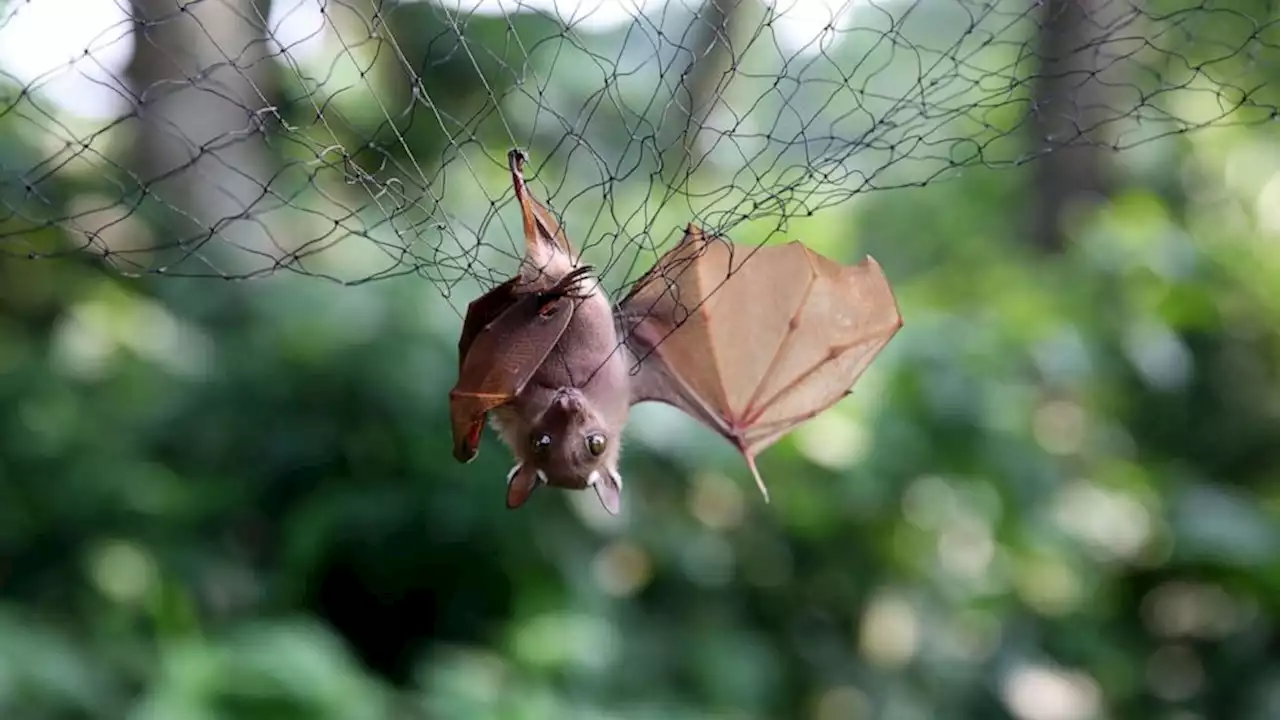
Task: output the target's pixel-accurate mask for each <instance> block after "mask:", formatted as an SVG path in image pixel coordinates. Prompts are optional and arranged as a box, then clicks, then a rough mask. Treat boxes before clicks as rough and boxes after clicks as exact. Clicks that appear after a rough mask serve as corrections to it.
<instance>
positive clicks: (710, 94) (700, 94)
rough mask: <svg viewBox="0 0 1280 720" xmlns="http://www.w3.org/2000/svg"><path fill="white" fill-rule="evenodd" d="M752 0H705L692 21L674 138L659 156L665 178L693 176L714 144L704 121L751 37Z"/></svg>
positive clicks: (675, 104)
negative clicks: (661, 160)
mask: <svg viewBox="0 0 1280 720" xmlns="http://www.w3.org/2000/svg"><path fill="white" fill-rule="evenodd" d="M751 2H752V0H706V1H705V2H704V3H703V5H702V10H701V12H699V14H698V18H697V20H696V21H695V22H694V29H693V31H692V33H693V40H692V42H691V43H690V45H691V49H692V52H693V58H692V59H691V60H690V61H689V64H688V65H687V66H686V68H685V70H684V72H683V73H682V74H681V77H680V84H679V86H678V87H677V89H676V93H675V97H674V98H673V101H672V108H671V109H672V110H674V111H675V112H673V113H672V115H673V116H674V117H672V125H671V127H673V128H674V131H673V132H675V133H678V137H677V138H675V139H674V140H673V141H672V142H671V144H670V145H668V146H667V148H666V151H665V152H664V161H665V163H666V164H667V166H668V171H667V172H668V176H669V177H670V178H672V179H676V178H680V177H685V178H687V177H688V176H691V175H693V174H694V173H695V172H696V171H697V170H698V168H699V167H700V166H701V165H702V162H703V160H704V158H705V157H706V155H707V153H708V152H709V151H710V149H711V147H712V146H713V145H714V143H715V140H714V138H709V137H708V133H707V132H706V126H707V121H708V119H710V118H711V117H712V116H713V114H714V113H715V111H716V110H717V108H719V106H720V105H721V104H722V103H723V102H724V99H725V96H726V94H727V91H728V89H729V85H730V82H731V81H732V79H733V76H734V75H735V74H736V72H737V66H738V64H739V63H740V62H741V60H742V56H743V54H744V53H745V52H746V49H747V45H748V44H749V42H748V41H749V37H750V29H751V28H750V27H749V26H750V24H751V23H750V20H751V18H750V17H749V16H748V9H749V7H750V3H751Z"/></svg>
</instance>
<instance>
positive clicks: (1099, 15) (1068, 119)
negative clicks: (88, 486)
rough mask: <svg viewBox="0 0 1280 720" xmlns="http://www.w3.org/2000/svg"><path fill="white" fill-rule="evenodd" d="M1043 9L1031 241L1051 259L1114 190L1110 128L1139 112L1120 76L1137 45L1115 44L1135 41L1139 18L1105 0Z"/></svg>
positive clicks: (1132, 7)
mask: <svg viewBox="0 0 1280 720" xmlns="http://www.w3.org/2000/svg"><path fill="white" fill-rule="evenodd" d="M1042 9H1043V12H1042V15H1041V21H1040V37H1039V53H1038V54H1039V58H1040V73H1039V75H1038V76H1037V78H1036V82H1035V86H1034V90H1033V97H1032V100H1033V102H1032V107H1031V114H1030V127H1031V131H1032V132H1033V133H1034V138H1033V149H1034V152H1035V154H1036V155H1040V156H1042V157H1039V158H1038V159H1037V160H1036V161H1035V163H1034V172H1035V191H1034V192H1035V197H1034V201H1033V202H1032V205H1031V208H1032V213H1033V216H1032V219H1031V235H1032V238H1033V239H1034V242H1036V243H1037V245H1038V246H1039V247H1040V249H1041V250H1043V251H1045V252H1047V253H1056V252H1060V251H1061V250H1063V249H1064V247H1065V246H1066V242H1067V234H1068V229H1067V227H1065V225H1066V223H1067V221H1068V220H1069V219H1070V217H1071V216H1072V215H1073V214H1074V213H1075V212H1076V211H1078V210H1081V209H1084V208H1087V207H1089V206H1091V205H1093V204H1095V203H1097V202H1100V201H1102V200H1104V199H1105V198H1106V197H1107V195H1108V194H1109V193H1110V192H1111V191H1112V182H1111V177H1110V171H1109V167H1108V166H1109V161H1108V158H1109V155H1110V152H1111V150H1110V148H1111V146H1112V144H1113V131H1114V129H1113V127H1112V126H1113V124H1114V122H1115V121H1118V120H1120V119H1122V118H1123V117H1124V116H1125V115H1126V114H1127V113H1128V109H1129V108H1133V107H1137V103H1136V102H1129V101H1128V98H1126V97H1125V96H1126V95H1132V94H1134V93H1136V92H1137V91H1136V89H1132V88H1131V89H1128V90H1126V87H1127V86H1126V82H1125V78H1124V75H1125V73H1126V70H1127V66H1128V62H1129V61H1128V60H1126V59H1125V55H1126V53H1129V52H1131V51H1133V49H1134V48H1133V47H1132V45H1133V43H1134V42H1135V41H1133V40H1129V39H1126V40H1123V41H1121V40H1116V39H1114V38H1118V37H1121V36H1123V37H1126V38H1130V37H1137V38H1140V37H1141V34H1140V31H1138V30H1137V29H1135V27H1134V25H1135V24H1137V22H1138V20H1139V19H1140V17H1141V14H1140V12H1139V9H1138V7H1137V4H1136V3H1115V2H1110V0H1043V4H1042ZM1135 32H1137V33H1138V34H1136V35H1135ZM1136 42H1141V40H1138V41H1136Z"/></svg>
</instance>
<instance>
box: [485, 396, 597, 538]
mask: <svg viewBox="0 0 1280 720" xmlns="http://www.w3.org/2000/svg"><path fill="white" fill-rule="evenodd" d="M524 442H526V443H527V451H526V452H523V453H520V455H521V457H522V458H523V461H522V462H521V463H520V464H518V465H516V466H515V467H514V468H512V470H511V473H510V474H509V475H508V476H507V506H508V507H512V508H516V507H519V506H521V505H523V504H524V502H525V500H528V498H529V495H530V494H532V493H533V491H534V490H535V489H537V487H538V486H539V485H554V486H556V487H562V488H568V489H571V490H583V489H586V488H592V489H594V490H595V491H596V496H597V497H599V498H600V504H601V505H603V506H604V508H605V510H608V511H609V512H610V513H611V514H614V515H617V514H618V512H619V511H620V510H621V508H622V499H621V495H622V476H621V475H619V474H618V470H617V467H618V446H617V444H618V438H617V437H616V434H615V433H614V432H613V431H612V430H611V429H610V428H609V426H608V424H607V423H605V422H604V420H603V419H602V418H601V417H600V415H599V413H597V412H596V411H595V409H594V408H592V406H591V403H590V401H589V400H588V399H587V398H586V397H585V396H584V395H583V394H582V392H581V391H579V390H577V389H574V388H565V389H562V390H560V391H559V392H557V393H556V395H555V398H554V399H553V400H552V401H551V403H550V404H549V405H548V406H547V408H546V410H544V411H543V413H542V415H541V416H539V417H538V418H537V419H536V420H534V422H532V423H531V424H530V425H529V432H528V435H527V436H526V437H525V438H524Z"/></svg>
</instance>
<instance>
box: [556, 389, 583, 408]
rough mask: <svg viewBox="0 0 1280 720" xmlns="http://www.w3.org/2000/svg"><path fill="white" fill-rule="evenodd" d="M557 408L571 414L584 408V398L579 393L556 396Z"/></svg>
mask: <svg viewBox="0 0 1280 720" xmlns="http://www.w3.org/2000/svg"><path fill="white" fill-rule="evenodd" d="M556 408H558V409H560V410H562V411H565V412H571V411H573V410H580V409H581V408H582V398H579V397H578V394H577V393H560V394H559V395H557V396H556Z"/></svg>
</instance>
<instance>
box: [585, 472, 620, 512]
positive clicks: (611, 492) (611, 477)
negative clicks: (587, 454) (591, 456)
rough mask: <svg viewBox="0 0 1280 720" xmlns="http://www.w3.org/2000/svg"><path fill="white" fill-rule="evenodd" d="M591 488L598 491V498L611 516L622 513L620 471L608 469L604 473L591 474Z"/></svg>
mask: <svg viewBox="0 0 1280 720" xmlns="http://www.w3.org/2000/svg"><path fill="white" fill-rule="evenodd" d="M591 486H592V487H594V488H595V489H596V497H598V498H600V504H601V505H603V506H604V509H605V510H608V511H609V514H610V515H617V514H618V513H620V512H622V476H621V475H619V474H618V471H616V470H613V469H609V468H606V469H605V471H604V472H600V471H598V470H597V471H593V472H592V473H591Z"/></svg>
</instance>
